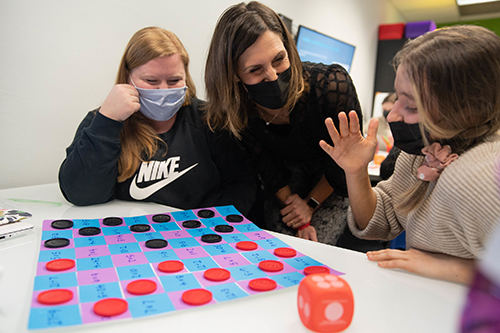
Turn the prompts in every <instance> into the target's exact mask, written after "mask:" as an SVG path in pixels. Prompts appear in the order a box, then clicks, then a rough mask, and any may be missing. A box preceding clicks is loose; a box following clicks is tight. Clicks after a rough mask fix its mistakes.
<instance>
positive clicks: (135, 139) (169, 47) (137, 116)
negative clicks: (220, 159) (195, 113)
mask: <svg viewBox="0 0 500 333" xmlns="http://www.w3.org/2000/svg"><path fill="white" fill-rule="evenodd" d="M172 54H179V55H180V56H181V59H182V62H183V64H184V70H185V72H186V86H187V88H188V89H187V92H186V101H185V102H184V104H183V106H184V105H188V104H189V103H190V101H191V98H194V97H196V87H195V85H194V82H193V79H192V78H191V75H190V74H189V70H188V67H189V55H188V53H187V51H186V49H185V48H184V45H182V43H181V41H180V40H179V38H177V36H176V35H175V34H174V33H172V32H170V31H167V30H165V29H162V28H158V27H147V28H143V29H141V30H139V31H137V32H136V33H135V34H134V35H133V36H132V38H131V39H130V41H129V42H128V44H127V47H126V48H125V52H124V54H123V57H122V59H121V62H120V66H119V68H118V74H117V76H116V84H121V83H129V77H130V72H131V71H132V70H133V69H134V68H136V67H139V66H142V65H144V64H145V63H147V62H149V61H150V60H153V59H155V58H159V57H167V56H170V55H172ZM120 141H121V153H120V158H119V160H118V181H119V182H123V181H125V180H126V179H128V178H130V177H131V176H132V175H133V174H134V172H135V171H136V170H137V168H138V167H139V164H140V163H141V162H142V161H144V157H145V156H146V157H151V156H153V155H154V154H155V152H156V150H157V149H158V145H159V144H165V143H164V142H163V141H162V140H161V139H160V138H159V137H158V134H157V133H156V131H155V130H154V129H153V126H152V123H151V121H150V120H149V119H147V118H146V117H144V115H143V114H142V113H140V112H135V113H134V114H133V115H132V116H130V117H129V118H128V119H127V120H125V122H124V124H123V129H122V131H121V133H120Z"/></svg>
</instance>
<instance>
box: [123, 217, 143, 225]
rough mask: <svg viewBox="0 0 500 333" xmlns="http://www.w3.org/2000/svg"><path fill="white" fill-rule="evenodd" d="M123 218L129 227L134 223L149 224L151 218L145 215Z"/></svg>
mask: <svg viewBox="0 0 500 333" xmlns="http://www.w3.org/2000/svg"><path fill="white" fill-rule="evenodd" d="M123 220H124V221H125V224H126V225H128V226H129V227H130V226H131V225H134V224H149V220H148V218H147V217H146V216H145V215H142V216H133V217H124V218H123Z"/></svg>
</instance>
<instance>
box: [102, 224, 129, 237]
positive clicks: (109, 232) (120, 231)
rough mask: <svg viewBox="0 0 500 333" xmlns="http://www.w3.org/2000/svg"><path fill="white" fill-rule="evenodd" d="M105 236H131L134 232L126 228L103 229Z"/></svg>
mask: <svg viewBox="0 0 500 333" xmlns="http://www.w3.org/2000/svg"><path fill="white" fill-rule="evenodd" d="M102 233H103V234H104V236H113V235H124V234H131V233H132V231H130V229H129V228H128V227H126V226H121V227H109V228H102Z"/></svg>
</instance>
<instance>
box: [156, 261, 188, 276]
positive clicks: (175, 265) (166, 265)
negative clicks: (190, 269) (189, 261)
mask: <svg viewBox="0 0 500 333" xmlns="http://www.w3.org/2000/svg"><path fill="white" fill-rule="evenodd" d="M158 269H159V270H160V271H161V272H163V273H175V272H180V271H182V270H183V269H184V263H183V262H182V261H179V260H167V261H163V262H161V263H159V264H158Z"/></svg>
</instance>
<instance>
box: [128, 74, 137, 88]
mask: <svg viewBox="0 0 500 333" xmlns="http://www.w3.org/2000/svg"><path fill="white" fill-rule="evenodd" d="M128 78H129V79H130V82H132V85H133V86H134V88H136V89H137V86H136V85H135V83H134V80H132V76H131V75H129V76H128Z"/></svg>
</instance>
